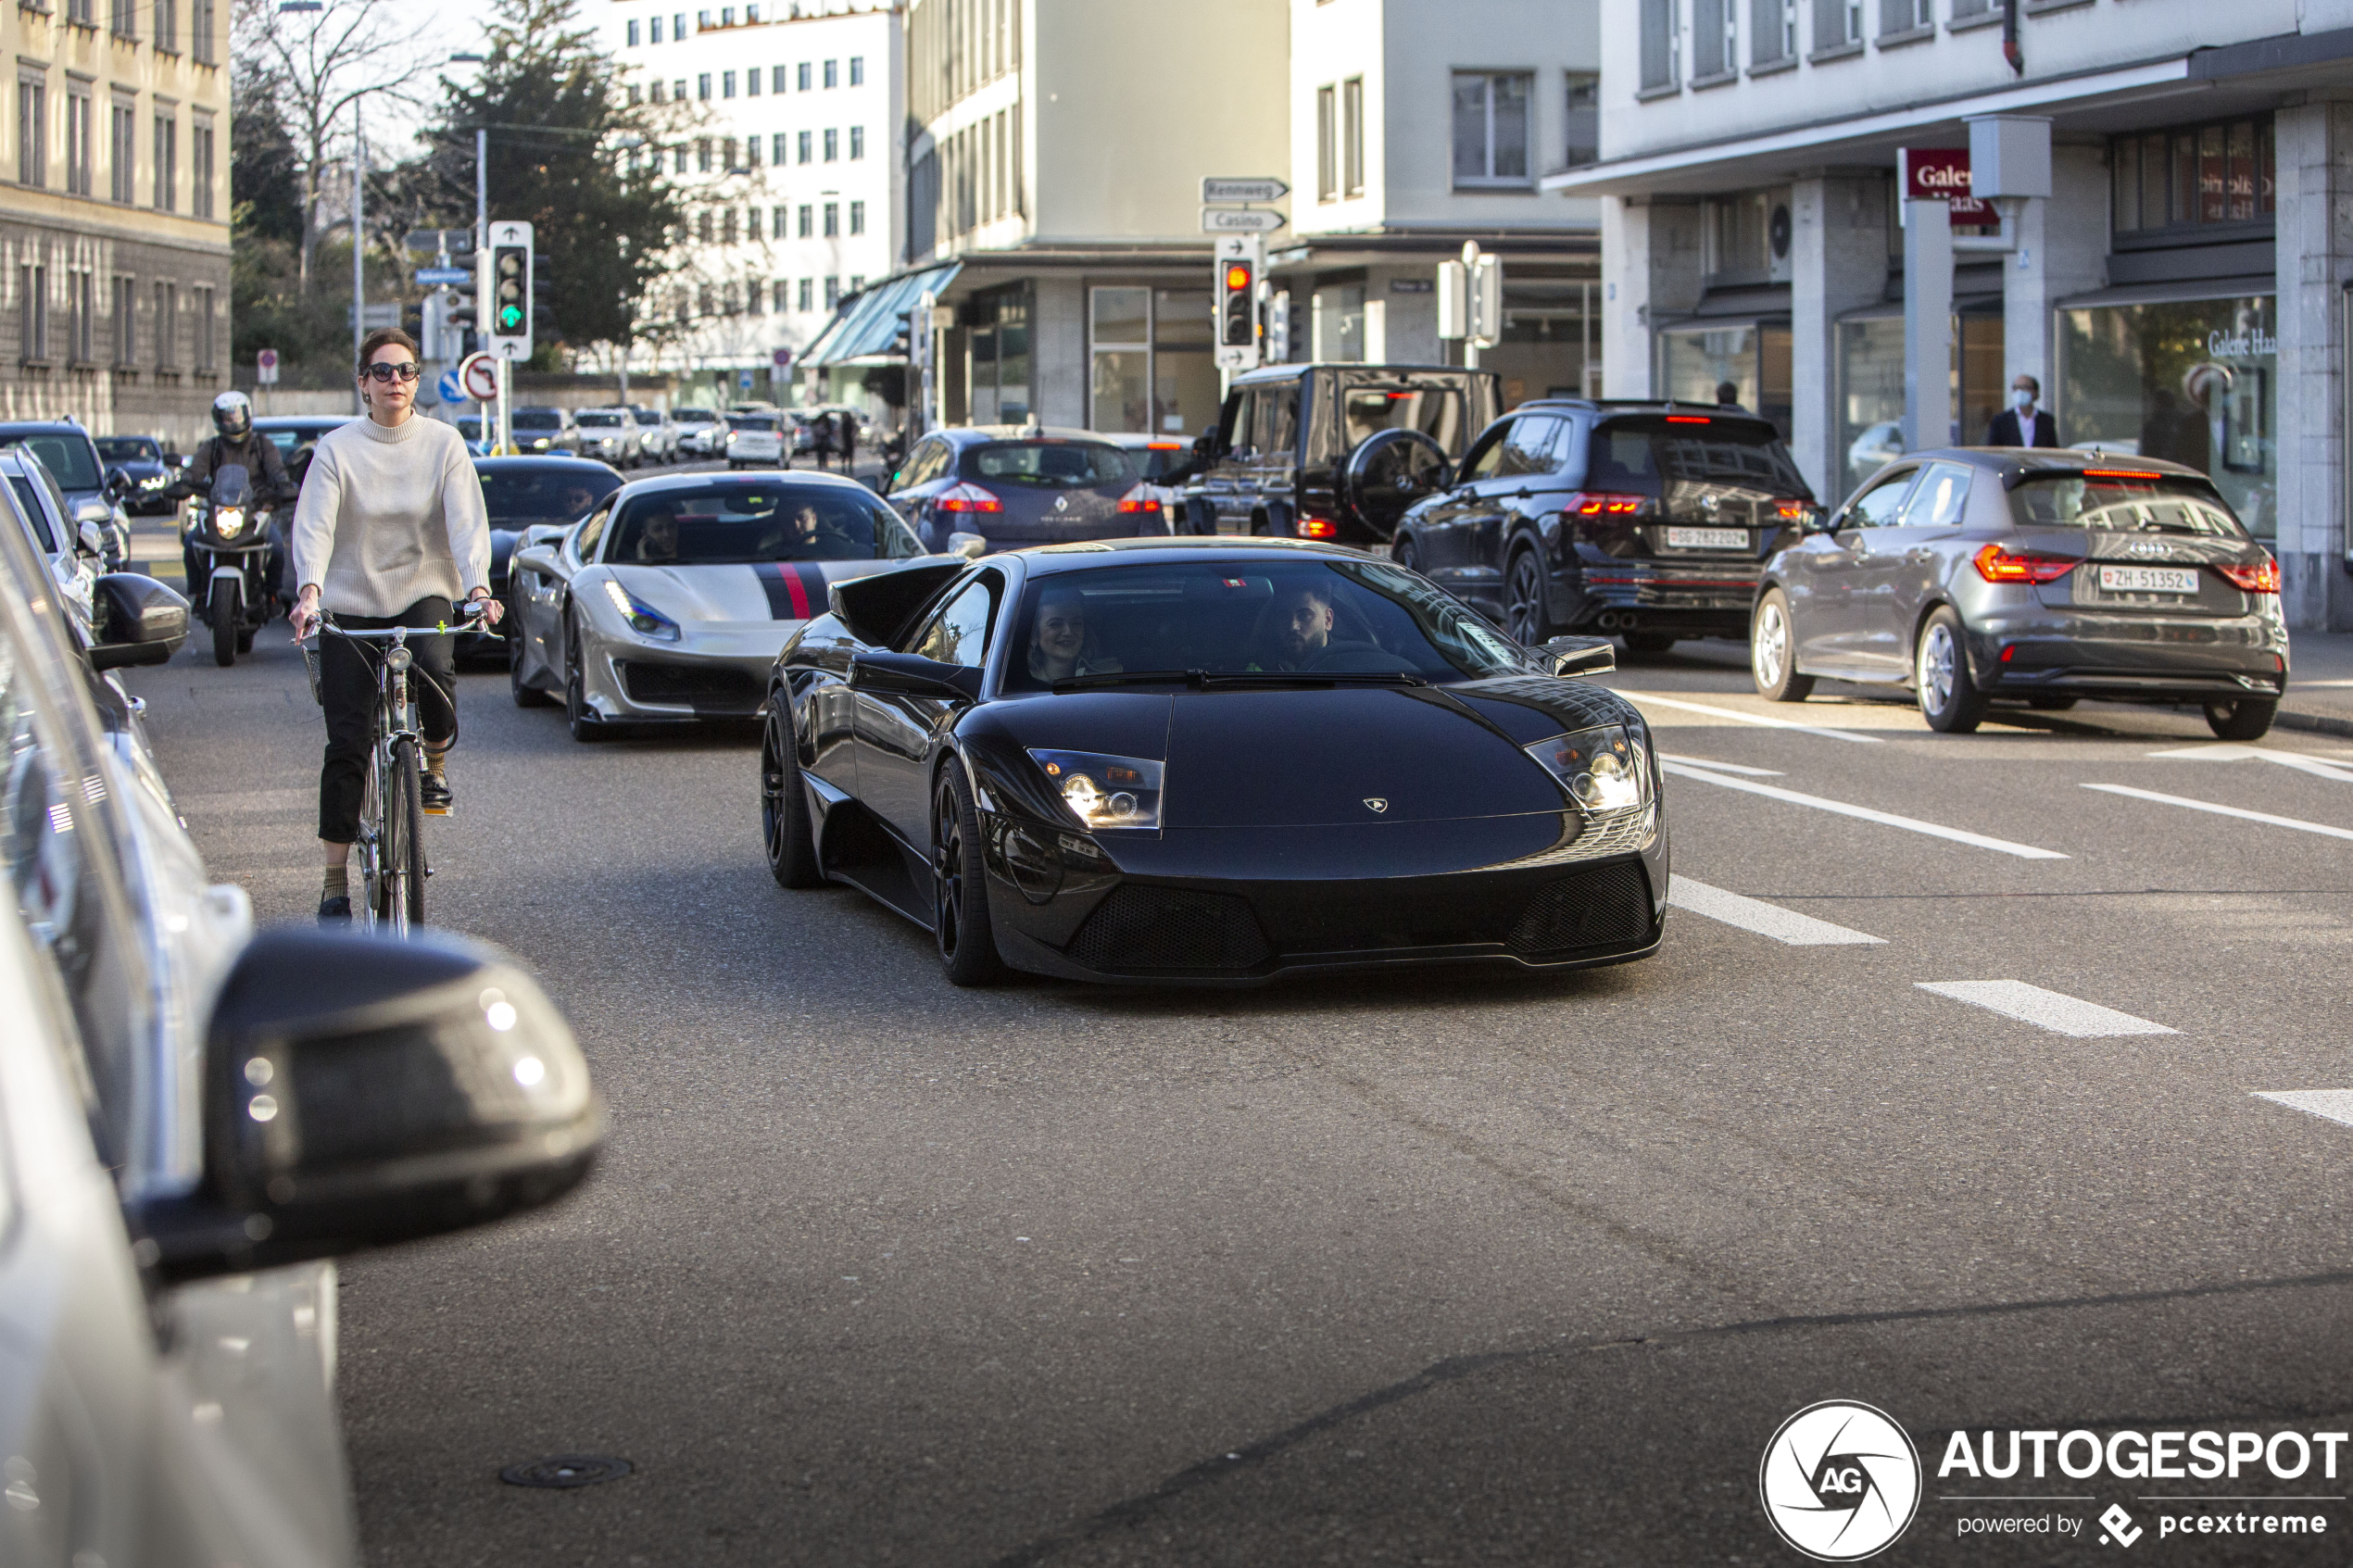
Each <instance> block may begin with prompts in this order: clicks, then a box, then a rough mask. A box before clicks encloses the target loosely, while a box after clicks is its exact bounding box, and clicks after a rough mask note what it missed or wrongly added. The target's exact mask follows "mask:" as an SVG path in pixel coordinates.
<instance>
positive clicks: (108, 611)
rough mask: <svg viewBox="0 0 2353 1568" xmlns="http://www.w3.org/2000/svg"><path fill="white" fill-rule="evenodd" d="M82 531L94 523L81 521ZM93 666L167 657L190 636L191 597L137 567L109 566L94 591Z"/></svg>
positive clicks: (113, 667) (117, 666)
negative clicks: (189, 609)
mask: <svg viewBox="0 0 2353 1568" xmlns="http://www.w3.org/2000/svg"><path fill="white" fill-rule="evenodd" d="M95 527H96V524H94V523H87V522H85V523H83V524H82V529H83V531H84V533H88V532H89V531H91V530H92V529H94V528H95ZM91 597H92V600H93V607H92V608H94V610H95V611H96V614H94V616H93V617H92V618H91V619H92V626H91V631H92V633H94V636H93V640H92V642H91V645H90V663H91V667H92V668H93V669H97V670H119V669H121V668H122V667H124V666H125V665H132V664H162V663H166V662H168V661H169V660H170V658H171V656H172V654H173V653H174V652H175V651H177V650H178V648H179V646H180V645H181V644H182V643H184V642H186V641H187V640H188V601H187V600H186V599H185V598H183V597H182V596H181V595H180V594H178V593H177V592H175V591H173V590H172V589H170V588H167V587H165V586H164V585H163V584H162V583H158V582H157V581H156V580H155V579H154V578H152V577H148V576H145V575H144V574H142V573H140V572H136V571H110V572H108V573H107V575H106V576H104V577H101V578H99V579H98V581H97V583H95V584H94V587H93V590H92V595H91Z"/></svg>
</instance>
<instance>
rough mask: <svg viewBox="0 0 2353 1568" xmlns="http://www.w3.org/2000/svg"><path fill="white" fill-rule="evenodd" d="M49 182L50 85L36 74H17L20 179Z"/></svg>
mask: <svg viewBox="0 0 2353 1568" xmlns="http://www.w3.org/2000/svg"><path fill="white" fill-rule="evenodd" d="M48 182H49V89H48V87H47V85H46V84H45V83H44V82H43V81H42V80H41V78H39V77H37V76H19V77H18V78H17V183H18V184H19V185H46V184H47V183H48Z"/></svg>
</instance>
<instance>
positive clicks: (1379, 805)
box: [1365, 795, 1389, 812]
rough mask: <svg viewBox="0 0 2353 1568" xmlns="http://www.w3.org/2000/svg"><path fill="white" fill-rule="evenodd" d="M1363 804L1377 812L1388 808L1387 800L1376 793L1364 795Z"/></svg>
mask: <svg viewBox="0 0 2353 1568" xmlns="http://www.w3.org/2000/svg"><path fill="white" fill-rule="evenodd" d="M1365 806H1366V808H1367V809H1371V810H1373V811H1377V812H1378V811H1386V810H1388V809H1389V802H1388V801H1386V800H1384V799H1382V798H1381V797H1379V796H1378V795H1368V796H1366V797H1365Z"/></svg>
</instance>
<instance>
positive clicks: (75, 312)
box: [66, 272, 98, 365]
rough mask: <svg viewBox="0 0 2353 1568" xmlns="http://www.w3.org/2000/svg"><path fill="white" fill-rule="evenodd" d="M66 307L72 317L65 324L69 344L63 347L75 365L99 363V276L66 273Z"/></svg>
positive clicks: (86, 273) (85, 273) (93, 273)
mask: <svg viewBox="0 0 2353 1568" xmlns="http://www.w3.org/2000/svg"><path fill="white" fill-rule="evenodd" d="M66 294H67V299H66V303H67V305H68V306H69V307H70V308H71V311H72V314H71V316H70V318H69V320H67V322H66V325H67V327H68V328H69V330H70V334H71V339H72V341H71V342H69V344H67V345H66V347H67V349H68V351H69V352H70V353H71V354H72V356H73V363H75V364H77V365H94V364H96V363H97V362H98V275H97V274H96V273H95V272H69V273H67V274H66Z"/></svg>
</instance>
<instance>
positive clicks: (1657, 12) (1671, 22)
mask: <svg viewBox="0 0 2353 1568" xmlns="http://www.w3.org/2000/svg"><path fill="white" fill-rule="evenodd" d="M1831 3H1832V0H1814V4H1815V5H1816V6H1826V5H1830V4H1831ZM1677 11H1678V6H1677V0H1642V19H1641V22H1642V91H1643V92H1645V93H1648V92H1653V91H1655V90H1656V89H1658V88H1662V87H1672V86H1674V85H1675V82H1676V76H1675V24H1676V22H1677V20H1678V19H1679V18H1678V16H1677Z"/></svg>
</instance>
